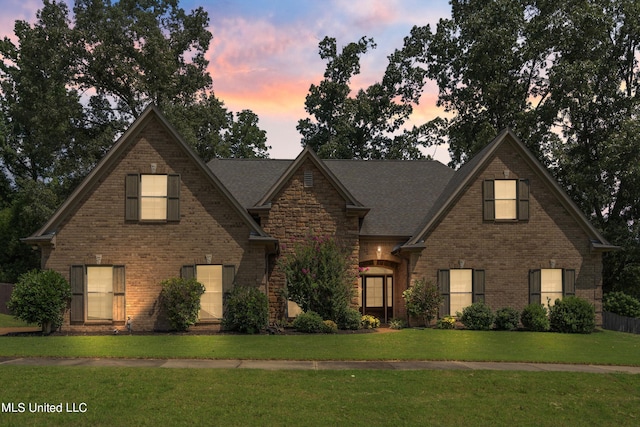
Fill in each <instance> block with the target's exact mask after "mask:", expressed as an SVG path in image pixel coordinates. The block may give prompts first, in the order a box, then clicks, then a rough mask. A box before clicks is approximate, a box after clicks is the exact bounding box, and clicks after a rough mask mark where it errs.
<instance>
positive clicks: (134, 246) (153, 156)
mask: <svg viewBox="0 0 640 427" xmlns="http://www.w3.org/2000/svg"><path fill="white" fill-rule="evenodd" d="M135 138H136V142H135V143H134V144H131V145H130V146H129V149H128V150H127V151H126V152H124V153H122V154H121V157H120V158H119V159H118V161H117V162H115V166H113V167H112V168H111V169H110V170H108V171H106V174H105V175H103V178H102V179H101V180H100V181H99V182H98V183H97V184H96V185H95V186H94V188H93V189H91V191H90V192H89V193H88V194H87V195H86V196H85V197H84V199H83V200H82V201H81V202H80V204H79V205H78V207H77V209H76V210H75V212H74V213H73V214H72V215H71V216H70V217H69V218H68V219H67V220H66V222H64V223H63V224H62V226H61V227H60V228H59V230H58V232H57V236H56V246H55V249H53V250H45V251H43V264H44V265H43V267H44V268H53V269H54V270H57V271H59V272H60V273H62V274H63V275H64V276H65V277H66V278H67V279H68V278H69V268H70V266H71V265H92V264H95V263H96V254H100V255H102V265H111V264H113V265H124V266H125V269H126V270H125V274H126V316H130V317H131V318H132V320H133V323H134V329H135V330H139V331H140V330H155V329H166V328H167V327H168V324H167V322H166V320H164V319H162V318H161V317H159V316H158V314H159V308H158V296H159V293H160V285H159V283H160V282H161V281H162V280H164V279H167V278H170V277H179V276H180V268H181V266H183V265H187V264H204V263H206V261H205V255H206V254H211V255H212V263H213V264H233V265H235V266H236V283H239V284H246V285H253V286H263V285H264V283H263V281H264V272H265V261H264V248H263V247H262V246H260V245H258V244H254V243H250V242H249V240H248V237H249V233H250V227H249V226H248V225H247V224H246V223H245V222H244V221H243V219H242V218H241V216H240V215H239V214H238V213H237V212H236V211H235V210H234V209H233V207H232V205H231V204H230V203H228V201H227V200H226V199H225V198H224V196H223V195H222V194H221V193H220V192H219V191H218V190H217V189H216V188H215V187H214V186H213V185H212V184H211V183H210V181H209V180H208V179H206V176H205V175H204V173H202V172H201V171H200V170H199V169H198V168H197V167H196V165H195V164H194V163H193V162H192V160H191V158H190V157H188V156H187V155H186V154H185V153H184V152H183V151H182V149H181V148H180V147H179V145H178V144H176V143H175V141H173V140H172V139H171V137H170V136H169V134H167V133H166V131H165V130H164V127H162V126H160V125H159V123H158V122H157V121H156V120H155V119H152V120H151V121H150V122H149V123H148V124H147V125H146V126H145V127H144V129H142V131H141V132H140V134H138V135H137V136H135ZM151 163H156V164H157V173H158V174H166V173H178V174H180V175H181V188H180V215H181V219H180V222H177V223H137V222H125V211H124V208H125V176H126V174H128V173H150V172H151V170H150V164H151ZM112 326H113V325H109V324H106V325H105V324H103V325H89V326H87V325H72V326H71V329H76V330H87V331H90V330H100V329H102V330H109V329H112ZM69 327H70V326H69V319H68V315H67V319H66V324H65V326H64V327H63V329H64V328H69ZM216 327H217V326H216Z"/></svg>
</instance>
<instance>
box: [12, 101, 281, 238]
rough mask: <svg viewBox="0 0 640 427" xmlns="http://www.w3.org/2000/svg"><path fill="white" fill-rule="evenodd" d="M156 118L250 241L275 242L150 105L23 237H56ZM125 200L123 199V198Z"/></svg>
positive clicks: (158, 111) (162, 116) (161, 115)
mask: <svg viewBox="0 0 640 427" xmlns="http://www.w3.org/2000/svg"><path fill="white" fill-rule="evenodd" d="M153 119H157V120H158V122H159V123H160V124H161V125H162V126H163V127H164V129H165V130H166V131H167V133H168V134H169V136H170V137H171V138H173V140H174V141H176V143H177V144H178V147H180V148H181V149H182V151H183V152H184V153H185V154H186V155H187V157H189V158H190V160H191V161H193V163H194V166H195V168H196V169H197V170H198V171H201V172H202V173H203V174H204V175H205V176H206V177H207V179H208V180H209V182H210V183H211V184H212V185H213V186H214V187H215V188H216V189H217V190H219V191H220V193H221V194H222V195H223V197H224V198H225V199H226V200H227V201H228V202H229V204H230V205H231V206H232V208H233V209H234V210H235V211H236V212H237V213H238V215H239V216H240V217H241V218H242V219H243V220H244V222H245V223H246V224H247V225H248V226H249V228H250V230H251V232H250V236H249V238H250V239H252V240H259V241H265V242H275V239H272V238H271V237H270V236H269V235H268V234H267V233H265V232H264V230H262V228H261V227H260V226H258V225H257V224H256V223H255V221H254V220H253V218H251V216H250V215H249V214H248V212H247V211H246V210H245V209H244V208H243V207H242V206H241V205H240V203H238V201H237V200H236V199H235V198H234V197H233V195H232V194H231V193H230V192H229V190H228V189H227V188H226V187H225V186H224V184H223V183H222V182H221V181H220V180H219V179H218V178H217V177H216V176H215V175H214V174H213V173H212V171H211V169H209V168H208V167H207V166H206V164H205V163H204V162H203V161H202V160H201V159H200V157H199V156H198V155H197V154H196V153H195V152H194V151H193V149H192V148H191V147H190V146H189V144H187V143H186V142H185V141H184V139H182V137H181V136H180V134H178V132H177V131H176V130H175V128H174V127H173V126H172V125H171V124H170V123H169V122H168V121H167V119H166V118H165V117H164V115H163V114H162V113H161V112H160V110H158V108H156V107H155V106H153V105H150V106H148V107H147V108H146V109H145V110H144V111H143V112H142V114H141V115H140V117H139V118H138V119H136V121H135V122H133V124H132V125H131V126H130V127H129V129H127V131H126V132H125V133H124V134H123V135H122V136H121V137H120V138H118V140H117V141H116V142H115V144H114V145H113V147H111V149H110V150H109V152H108V153H107V154H106V155H105V156H104V157H103V158H102V160H100V162H99V163H98V164H97V165H96V167H94V168H93V170H92V171H91V172H90V173H89V174H88V175H87V176H86V177H85V179H84V180H83V181H82V182H81V183H80V185H79V186H78V187H77V188H76V189H75V190H74V191H73V193H71V195H70V196H69V197H68V198H67V199H66V200H65V201H64V203H63V204H62V205H61V206H60V207H59V208H58V210H57V211H56V212H55V213H54V214H53V216H52V217H51V218H50V219H49V220H48V221H47V222H46V223H45V224H44V225H43V226H42V227H41V228H40V229H39V230H38V231H36V232H35V233H34V234H32V235H31V236H30V237H27V238H26V239H22V240H23V241H25V242H30V243H47V242H50V241H52V239H54V238H55V234H56V232H57V229H58V227H59V226H60V224H61V223H62V222H63V221H64V220H65V219H66V218H67V217H68V216H69V215H71V214H72V213H73V211H74V209H75V208H76V207H77V206H78V204H79V203H80V201H81V200H82V198H83V197H84V196H85V195H86V194H88V193H89V192H90V191H91V190H92V189H93V188H94V187H95V185H96V184H97V183H98V182H99V181H100V178H101V177H102V176H103V175H104V174H106V173H107V171H108V170H109V169H110V167H111V166H112V165H114V164H115V163H116V162H117V161H118V158H119V156H120V154H121V153H123V152H124V151H126V149H127V148H128V147H129V146H131V145H132V144H134V143H135V142H136V137H137V135H139V133H140V132H141V131H142V130H143V129H144V128H145V127H146V126H147V124H148V123H149V122H150V121H151V120H153ZM123 203H124V201H123Z"/></svg>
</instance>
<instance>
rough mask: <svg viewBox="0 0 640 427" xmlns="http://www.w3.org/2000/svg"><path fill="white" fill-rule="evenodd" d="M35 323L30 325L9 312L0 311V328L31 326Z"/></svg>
mask: <svg viewBox="0 0 640 427" xmlns="http://www.w3.org/2000/svg"><path fill="white" fill-rule="evenodd" d="M31 326H37V325H31V324H29V323H25V322H23V321H22V320H18V319H16V318H15V317H13V316H11V315H10V314H2V313H0V328H22V327H31Z"/></svg>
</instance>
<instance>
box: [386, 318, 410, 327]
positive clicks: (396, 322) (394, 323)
mask: <svg viewBox="0 0 640 427" xmlns="http://www.w3.org/2000/svg"><path fill="white" fill-rule="evenodd" d="M406 327H407V322H405V320H404V319H397V318H394V319H391V320H389V328H390V329H403V328H406Z"/></svg>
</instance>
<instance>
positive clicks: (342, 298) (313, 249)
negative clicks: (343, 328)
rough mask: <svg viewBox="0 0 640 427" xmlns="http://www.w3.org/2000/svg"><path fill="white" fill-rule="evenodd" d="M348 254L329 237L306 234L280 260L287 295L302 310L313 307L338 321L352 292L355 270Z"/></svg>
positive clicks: (351, 296) (323, 316)
mask: <svg viewBox="0 0 640 427" xmlns="http://www.w3.org/2000/svg"><path fill="white" fill-rule="evenodd" d="M351 255H352V253H351V249H350V248H347V247H343V246H341V245H339V244H338V243H337V242H336V241H335V240H333V239H331V238H328V237H317V236H312V237H309V238H308V239H307V240H306V241H305V242H303V243H302V244H300V245H298V246H296V248H295V249H294V251H293V252H291V253H289V254H287V255H285V256H283V257H281V258H280V260H279V265H280V267H281V268H282V269H283V271H284V273H285V276H286V279H287V285H286V290H285V294H286V297H287V298H288V299H290V300H291V301H294V302H295V303H297V304H298V305H299V306H300V308H301V309H302V310H303V311H315V312H316V313H318V314H319V315H320V316H321V317H322V318H323V319H330V320H333V321H336V322H337V323H339V322H338V316H339V315H340V314H341V313H342V312H343V311H344V310H346V309H347V308H348V307H349V306H350V304H351V299H352V298H353V296H354V286H353V285H354V283H355V280H356V271H355V269H354V268H353V266H352V264H351ZM358 321H359V320H358Z"/></svg>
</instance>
